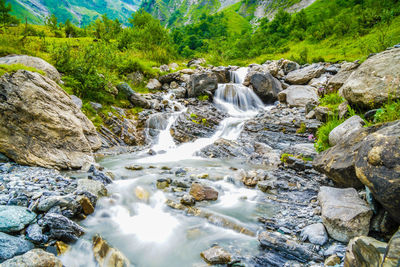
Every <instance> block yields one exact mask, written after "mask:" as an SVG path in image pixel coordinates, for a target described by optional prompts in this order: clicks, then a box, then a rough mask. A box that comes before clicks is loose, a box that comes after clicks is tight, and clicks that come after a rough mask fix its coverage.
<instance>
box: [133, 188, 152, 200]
mask: <svg viewBox="0 0 400 267" xmlns="http://www.w3.org/2000/svg"><path fill="white" fill-rule="evenodd" d="M135 196H136V197H137V198H138V199H139V200H142V201H145V202H148V201H149V199H150V193H149V191H147V190H146V189H144V188H143V187H141V186H137V187H136V188H135Z"/></svg>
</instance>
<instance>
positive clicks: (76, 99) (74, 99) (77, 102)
mask: <svg viewBox="0 0 400 267" xmlns="http://www.w3.org/2000/svg"><path fill="white" fill-rule="evenodd" d="M70 97H71V100H72V102H74V104H75V105H76V106H77V107H78V108H79V109H81V108H82V99H80V98H79V97H77V96H75V95H70Z"/></svg>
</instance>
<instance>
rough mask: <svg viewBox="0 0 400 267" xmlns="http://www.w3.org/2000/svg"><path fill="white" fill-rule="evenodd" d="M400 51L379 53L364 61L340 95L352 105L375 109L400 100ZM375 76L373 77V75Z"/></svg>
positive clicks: (348, 80) (396, 49)
mask: <svg viewBox="0 0 400 267" xmlns="http://www.w3.org/2000/svg"><path fill="white" fill-rule="evenodd" d="M399 64H400V49H398V48H395V49H392V50H387V51H384V52H382V53H378V54H376V55H374V56H372V57H370V58H368V59H367V60H366V61H364V62H363V63H362V64H361V65H360V66H359V67H358V68H357V70H355V71H354V72H353V73H352V74H351V75H350V77H349V78H348V79H347V81H346V82H345V84H344V85H343V86H342V88H341V89H340V93H341V94H342V95H343V96H344V98H345V99H346V100H347V101H348V102H349V103H350V104H352V105H357V106H362V107H365V108H375V107H379V106H380V105H382V104H384V103H387V101H388V98H389V95H390V98H391V99H392V100H396V99H399V98H400V91H399V90H396V88H398V87H399V84H400V82H399V80H398V79H396V78H395V77H398V76H400V69H399V68H398V67H397V66H398V65H399ZM371 74H373V75H371Z"/></svg>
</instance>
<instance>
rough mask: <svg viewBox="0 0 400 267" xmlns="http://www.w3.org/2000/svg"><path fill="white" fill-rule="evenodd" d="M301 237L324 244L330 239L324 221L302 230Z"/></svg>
mask: <svg viewBox="0 0 400 267" xmlns="http://www.w3.org/2000/svg"><path fill="white" fill-rule="evenodd" d="M301 238H302V240H303V241H305V240H307V239H308V240H309V241H310V242H311V243H313V244H316V245H320V246H322V245H324V244H325V243H326V242H327V241H328V234H327V233H326V231H325V227H324V225H323V224H322V223H315V224H311V225H309V226H307V227H305V228H304V229H303V230H302V231H301Z"/></svg>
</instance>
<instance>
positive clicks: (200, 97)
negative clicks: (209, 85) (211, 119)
mask: <svg viewBox="0 0 400 267" xmlns="http://www.w3.org/2000/svg"><path fill="white" fill-rule="evenodd" d="M197 98H198V99H199V100H200V101H207V100H208V99H209V98H210V97H209V96H208V95H201V96H199V97H197Z"/></svg>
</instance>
